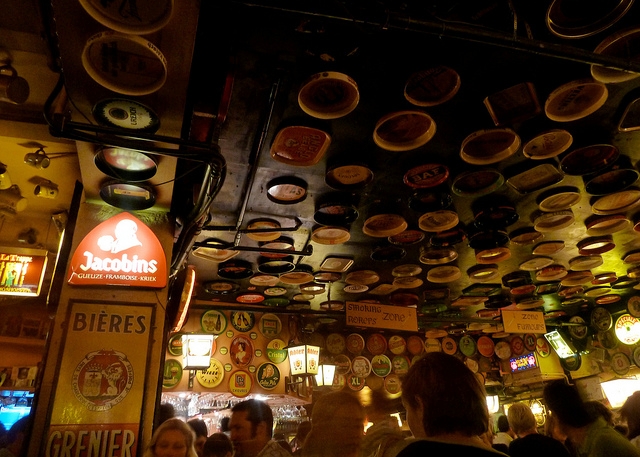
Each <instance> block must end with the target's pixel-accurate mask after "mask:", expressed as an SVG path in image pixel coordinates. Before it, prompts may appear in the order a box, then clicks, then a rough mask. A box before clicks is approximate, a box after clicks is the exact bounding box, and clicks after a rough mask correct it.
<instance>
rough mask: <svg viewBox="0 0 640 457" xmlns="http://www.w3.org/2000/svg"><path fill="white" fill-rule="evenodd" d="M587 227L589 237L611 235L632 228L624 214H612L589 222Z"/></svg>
mask: <svg viewBox="0 0 640 457" xmlns="http://www.w3.org/2000/svg"><path fill="white" fill-rule="evenodd" d="M586 225H587V235H590V236H600V235H611V234H613V233H616V232H620V231H622V230H626V229H627V228H628V227H630V226H631V221H630V220H629V219H627V218H626V217H625V216H624V214H612V215H611V216H602V217H598V218H595V219H592V220H589V222H588V223H587V224H586Z"/></svg>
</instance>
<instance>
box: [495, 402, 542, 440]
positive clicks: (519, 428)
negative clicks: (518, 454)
mask: <svg viewBox="0 0 640 457" xmlns="http://www.w3.org/2000/svg"><path fill="white" fill-rule="evenodd" d="M507 415H508V416H509V424H510V425H511V429H512V430H513V431H514V432H515V434H516V435H518V436H524V435H527V434H529V433H535V432H536V431H537V424H536V418H535V416H534V415H533V412H532V411H531V408H530V407H529V405H527V404H526V403H522V402H518V403H513V404H512V405H511V406H510V407H509V411H507ZM501 417H504V416H501Z"/></svg>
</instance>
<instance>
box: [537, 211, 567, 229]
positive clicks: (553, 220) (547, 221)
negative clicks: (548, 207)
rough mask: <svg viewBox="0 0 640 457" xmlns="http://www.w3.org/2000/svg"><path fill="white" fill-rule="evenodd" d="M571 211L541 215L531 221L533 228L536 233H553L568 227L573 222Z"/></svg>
mask: <svg viewBox="0 0 640 457" xmlns="http://www.w3.org/2000/svg"><path fill="white" fill-rule="evenodd" d="M575 219H576V218H575V216H574V215H573V212H572V211H571V210H564V211H553V212H550V213H542V214H541V215H540V216H538V217H537V218H536V219H535V220H534V221H533V228H534V229H536V230H537V231H538V232H542V233H545V232H555V231H557V230H562V229H564V228H567V227H569V226H570V225H571V224H573V222H574V221H575Z"/></svg>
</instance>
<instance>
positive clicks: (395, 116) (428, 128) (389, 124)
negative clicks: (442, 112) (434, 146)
mask: <svg viewBox="0 0 640 457" xmlns="http://www.w3.org/2000/svg"><path fill="white" fill-rule="evenodd" d="M435 133H436V123H435V121H434V120H433V119H432V118H431V116H429V115H428V114H426V113H424V112H422V111H398V112H393V113H389V114H387V115H385V116H383V117H382V118H381V119H380V120H379V121H378V122H377V123H376V126H375V129H374V131H373V141H374V143H375V144H376V145H378V146H379V147H381V148H382V149H386V150H388V151H396V152H401V151H410V150H412V149H416V148H418V147H420V146H423V145H424V144H426V143H427V142H429V140H431V138H433V135H435Z"/></svg>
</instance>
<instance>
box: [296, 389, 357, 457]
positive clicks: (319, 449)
mask: <svg viewBox="0 0 640 457" xmlns="http://www.w3.org/2000/svg"><path fill="white" fill-rule="evenodd" d="M364 419H365V414H364V408H363V406H362V404H361V403H360V400H358V398H357V397H356V396H355V395H353V394H350V393H348V392H342V391H333V392H329V393H326V394H324V395H322V396H321V397H319V398H318V399H317V400H316V401H315V403H314V405H313V410H312V411H311V431H310V432H309V434H308V435H307V439H306V440H305V442H304V446H303V447H302V454H303V455H304V456H313V457H319V456H327V457H330V456H336V455H340V456H341V457H351V456H357V455H358V454H359V452H360V448H361V446H362V439H363V437H364Z"/></svg>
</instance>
